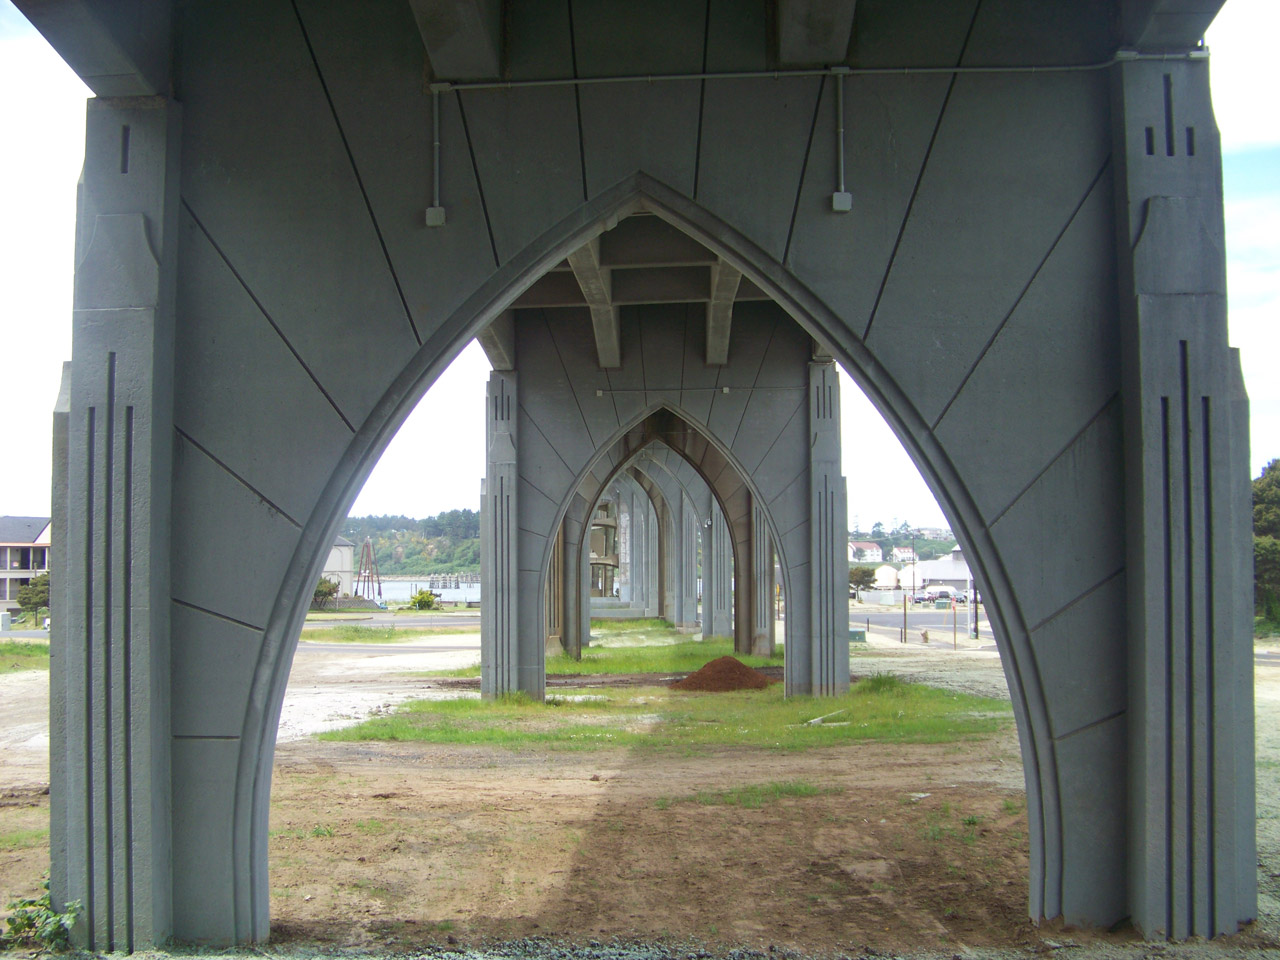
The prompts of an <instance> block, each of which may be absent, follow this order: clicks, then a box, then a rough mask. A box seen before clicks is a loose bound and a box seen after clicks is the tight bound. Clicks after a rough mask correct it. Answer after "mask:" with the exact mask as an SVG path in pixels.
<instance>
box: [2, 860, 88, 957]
mask: <svg viewBox="0 0 1280 960" xmlns="http://www.w3.org/2000/svg"><path fill="white" fill-rule="evenodd" d="M40 887H41V889H42V890H44V893H42V894H41V895H40V896H38V897H23V898H20V899H18V900H11V901H10V902H9V907H8V909H9V910H10V911H11V913H10V914H9V916H7V917H5V918H4V929H2V930H0V949H14V948H17V947H44V948H46V949H49V950H65V949H66V948H67V947H68V946H69V945H70V942H71V928H72V927H73V926H75V922H76V917H77V916H79V914H80V901H79V900H73V901H71V902H70V903H68V904H67V908H66V910H65V911H63V912H61V913H60V912H58V911H57V910H55V909H54V908H53V904H52V903H51V902H50V900H49V878H48V877H45V878H44V880H43V881H41V883H40Z"/></svg>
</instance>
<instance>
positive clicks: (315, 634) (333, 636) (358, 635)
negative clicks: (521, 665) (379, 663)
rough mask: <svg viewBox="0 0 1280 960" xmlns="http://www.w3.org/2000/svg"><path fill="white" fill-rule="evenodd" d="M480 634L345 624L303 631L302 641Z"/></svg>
mask: <svg viewBox="0 0 1280 960" xmlns="http://www.w3.org/2000/svg"><path fill="white" fill-rule="evenodd" d="M479 632H480V628H479V627H411V626H403V627H358V626H354V625H352V624H345V623H343V624H339V625H338V626H335V627H315V628H312V629H310V630H303V631H302V637H301V639H303V640H305V641H307V642H308V643H407V642H409V641H410V640H416V639H418V638H419V637H431V636H439V635H442V634H459V633H479ZM477 672H479V670H478V668H477Z"/></svg>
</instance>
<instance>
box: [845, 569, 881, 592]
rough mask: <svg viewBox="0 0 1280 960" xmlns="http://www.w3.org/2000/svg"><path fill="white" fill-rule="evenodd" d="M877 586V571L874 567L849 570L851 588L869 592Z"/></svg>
mask: <svg viewBox="0 0 1280 960" xmlns="http://www.w3.org/2000/svg"><path fill="white" fill-rule="evenodd" d="M875 585H876V571H875V568H874V567H850V568H849V586H851V587H857V588H858V589H859V590H869V589H871V588H872V587H874V586H875Z"/></svg>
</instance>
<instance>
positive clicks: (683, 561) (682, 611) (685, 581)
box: [668, 488, 698, 633]
mask: <svg viewBox="0 0 1280 960" xmlns="http://www.w3.org/2000/svg"><path fill="white" fill-rule="evenodd" d="M671 499H672V500H673V501H674V503H673V504H672V507H673V510H672V512H673V514H674V516H673V518H672V519H673V521H674V524H673V526H674V532H675V536H674V537H673V538H672V542H671V545H670V549H669V550H668V555H669V556H670V558H671V564H672V586H673V595H674V609H673V610H672V613H671V616H670V620H671V625H672V626H674V627H675V628H676V629H677V630H679V631H680V632H681V633H695V632H697V629H698V622H697V621H698V581H697V577H698V572H697V571H698V515H697V513H695V512H694V509H693V504H692V503H690V502H689V498H688V497H686V496H685V495H684V493H683V492H682V491H680V490H679V489H678V488H676V489H675V495H674V496H673V497H672V498H671Z"/></svg>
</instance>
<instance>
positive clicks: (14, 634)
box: [0, 630, 49, 640]
mask: <svg viewBox="0 0 1280 960" xmlns="http://www.w3.org/2000/svg"><path fill="white" fill-rule="evenodd" d="M0 639H3V640H48V639H49V631H48V630H0Z"/></svg>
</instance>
